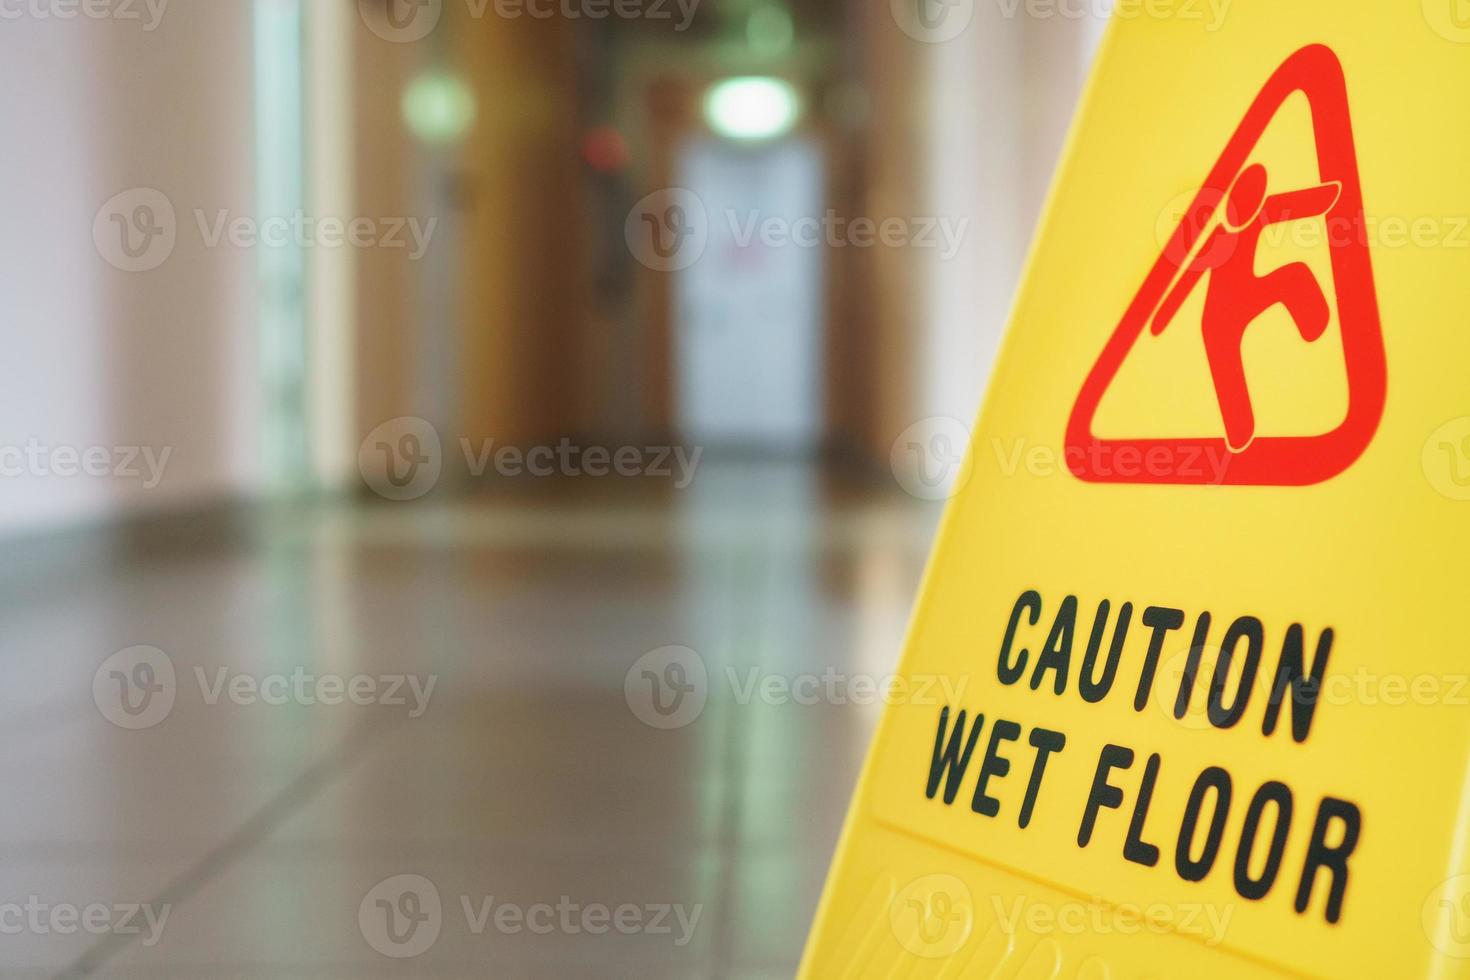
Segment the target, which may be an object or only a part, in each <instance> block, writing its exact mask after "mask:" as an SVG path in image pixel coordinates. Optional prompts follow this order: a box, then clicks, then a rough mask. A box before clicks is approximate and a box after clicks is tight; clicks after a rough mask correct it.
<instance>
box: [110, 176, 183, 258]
mask: <svg viewBox="0 0 1470 980" xmlns="http://www.w3.org/2000/svg"><path fill="white" fill-rule="evenodd" d="M178 237H179V222H178V215H177V214H176V213H175V212H174V205H173V202H172V201H170V200H169V199H168V195H167V194H165V193H163V191H160V190H155V189H154V188H151V187H134V188H132V189H131V190H126V191H122V192H121V193H118V194H114V195H113V196H112V197H110V198H108V200H107V203H105V204H103V205H102V207H100V208H98V209H97V216H96V217H95V218H94V219H93V220H92V242H93V244H94V245H96V246H97V253H98V254H99V255H101V256H102V258H103V259H105V260H106V261H107V263H108V264H109V265H111V266H113V267H114V268H117V269H121V270H122V271H123V272H150V271H152V270H153V269H157V268H158V267H159V266H161V265H163V264H164V263H165V262H167V261H168V259H169V256H171V255H173V254H174V246H175V245H176V244H178Z"/></svg>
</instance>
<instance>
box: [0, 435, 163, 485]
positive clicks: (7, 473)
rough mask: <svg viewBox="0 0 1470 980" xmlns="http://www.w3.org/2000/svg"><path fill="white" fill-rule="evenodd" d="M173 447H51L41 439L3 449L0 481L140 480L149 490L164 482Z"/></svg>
mask: <svg viewBox="0 0 1470 980" xmlns="http://www.w3.org/2000/svg"><path fill="white" fill-rule="evenodd" d="M173 451H174V450H173V447H172V446H164V447H162V448H157V447H154V446H70V445H60V446H51V445H47V444H46V443H43V442H41V441H40V440H39V439H35V438H32V439H27V440H26V442H25V445H23V446H21V445H0V478H3V477H22V476H31V477H38V478H56V479H71V478H74V477H83V476H86V477H94V478H97V479H103V478H111V479H116V480H138V481H140V483H141V484H142V486H143V489H145V490H153V489H155V488H156V487H157V486H158V485H159V484H160V483H162V482H163V476H164V471H165V470H167V469H168V461H169V457H171V456H172V455H173Z"/></svg>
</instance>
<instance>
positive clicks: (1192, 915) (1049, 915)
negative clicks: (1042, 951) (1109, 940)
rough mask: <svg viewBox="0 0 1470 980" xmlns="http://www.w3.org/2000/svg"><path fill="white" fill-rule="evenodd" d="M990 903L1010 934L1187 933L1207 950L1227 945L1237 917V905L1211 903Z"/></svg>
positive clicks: (994, 898)
mask: <svg viewBox="0 0 1470 980" xmlns="http://www.w3.org/2000/svg"><path fill="white" fill-rule="evenodd" d="M990 904H991V906H992V908H993V910H994V912H995V920H996V922H997V923H999V925H1000V930H1001V932H1003V933H1005V934H1006V935H1007V936H1023V935H1030V936H1048V935H1056V934H1061V935H1066V936H1101V935H1109V934H1117V935H1123V936H1136V935H1138V934H1140V933H1149V934H1152V935H1156V936H1170V935H1177V934H1179V933H1184V934H1186V935H1192V936H1198V937H1199V938H1201V939H1202V940H1204V944H1205V945H1206V946H1218V945H1220V944H1221V943H1222V942H1224V941H1225V933H1226V931H1227V930H1228V929H1229V928H1230V920H1231V919H1232V918H1234V917H1235V906H1234V905H1233V904H1224V905H1215V904H1211V903H1207V902H1185V903H1182V904H1178V905H1173V904H1170V903H1168V902H1154V903H1152V904H1150V905H1137V904H1134V903H1132V902H1122V903H1119V904H1111V903H1108V902H1104V901H1103V900H1102V899H1097V898H1095V899H1093V900H1092V901H1090V902H1081V901H1076V900H1068V901H1061V902H1056V903H1052V902H1045V901H1036V900H1034V899H1031V898H1029V897H1027V896H1025V895H1019V896H1017V897H1016V898H1015V899H1014V900H1012V901H1010V902H1009V903H1008V902H1006V901H1003V900H1002V899H1001V897H1000V896H999V895H992V896H991V897H990Z"/></svg>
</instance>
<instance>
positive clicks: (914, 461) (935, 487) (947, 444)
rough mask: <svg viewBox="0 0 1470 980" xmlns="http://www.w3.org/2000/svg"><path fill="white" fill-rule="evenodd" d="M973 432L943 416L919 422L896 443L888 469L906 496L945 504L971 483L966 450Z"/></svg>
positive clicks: (901, 435) (899, 437)
mask: <svg viewBox="0 0 1470 980" xmlns="http://www.w3.org/2000/svg"><path fill="white" fill-rule="evenodd" d="M969 443H970V430H969V429H968V428H966V427H965V424H964V423H963V422H960V421H959V420H958V419H952V418H948V417H947V416H943V415H935V416H931V417H930V418H927V419H920V420H919V421H917V422H915V423H914V424H913V425H911V426H909V427H908V428H907V429H904V430H903V431H902V432H900V433H899V434H898V438H897V439H895V440H893V448H892V449H891V450H890V451H889V453H888V465H889V466H890V468H892V470H893V477H894V479H896V480H897V481H898V485H899V486H901V487H903V489H904V492H905V493H907V494H908V495H909V496H911V497H917V498H919V499H920V500H946V499H948V498H950V497H952V496H954V495H955V494H957V493H959V492H960V491H961V490H963V489H964V488H965V485H966V484H967V483H969V482H970V475H971V472H972V470H973V465H972V464H971V462H970V458H969V455H968V454H967V453H966V451H965V450H966V447H967V446H968V445H969Z"/></svg>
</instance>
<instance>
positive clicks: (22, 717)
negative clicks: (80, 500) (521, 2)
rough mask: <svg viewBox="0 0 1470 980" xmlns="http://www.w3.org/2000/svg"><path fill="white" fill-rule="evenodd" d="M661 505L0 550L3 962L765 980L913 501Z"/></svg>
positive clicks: (162, 532) (285, 523)
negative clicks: (4, 563)
mask: <svg viewBox="0 0 1470 980" xmlns="http://www.w3.org/2000/svg"><path fill="white" fill-rule="evenodd" d="M613 491H616V492H613ZM658 493H659V496H658V497H657V499H650V498H649V496H648V495H647V494H646V493H644V492H643V491H634V492H629V491H628V490H626V489H625V488H622V487H609V486H606V485H598V484H592V485H590V486H588V485H581V486H574V487H565V486H554V487H553V486H546V487H540V488H534V489H532V490H531V491H530V492H517V493H516V494H515V495H514V496H504V495H497V496H494V497H486V498H480V497H471V498H467V499H466V498H453V497H449V496H446V497H443V498H436V497H430V498H426V499H424V500H420V501H416V502H413V503H409V504H393V505H389V504H381V503H380V504H362V505H346V504H337V505H332V506H323V505H314V506H312V507H303V508H298V509H292V510H287V511H284V512H276V513H271V514H268V515H263V516H257V517H253V518H251V519H249V520H242V521H239V522H236V523H233V524H224V525H221V524H219V523H218V522H214V523H210V524H208V525H206V524H205V523H202V522H201V523H196V524H193V525H191V526H190V527H188V528H186V529H185V530H184V531H183V532H181V531H180V530H179V529H178V528H177V526H173V527H166V526H163V525H160V526H158V527H155V528H151V529H143V530H139V531H136V532H134V533H132V534H129V535H125V536H122V537H121V538H118V537H117V536H111V537H109V538H108V539H107V540H103V538H104V536H103V535H101V534H99V533H93V534H81V535H71V536H68V537H65V538H54V539H47V540H46V541H39V542H32V543H29V544H27V545H24V546H18V549H17V552H16V555H14V556H13V557H16V556H18V560H17V561H16V562H15V564H13V565H12V568H11V570H10V572H8V573H5V575H4V578H3V580H0V619H3V623H4V629H3V630H0V654H3V658H4V663H6V664H7V665H8V666H9V670H8V677H9V680H10V683H9V684H8V685H5V686H4V687H3V688H0V709H3V714H0V732H3V735H4V737H3V738H0V765H3V767H4V771H5V776H6V779H5V787H6V790H7V792H6V793H5V795H4V797H3V799H0V853H3V860H0V973H3V974H4V975H5V976H58V975H88V974H93V975H101V976H115V977H129V978H132V977H137V978H142V977H150V978H152V977H180V978H184V977H188V978H195V977H239V978H245V977H251V978H266V977H344V978H346V977H376V976H384V977H387V976H392V977H414V976H424V977H460V976H476V977H481V976H489V977H556V978H565V977H768V976H769V977H787V976H790V975H791V974H792V972H793V971H794V969H795V965H796V962H797V959H798V957H799V955H800V950H801V944H802V941H803V938H804V936H805V932H806V929H807V926H808V924H809V922H810V919H811V915H812V912H813V909H814V906H815V903H816V900H817V896H818V893H819V890H820V886H821V881H822V877H823V875H824V872H825V869H826V865H827V862H828V859H829V857H830V855H831V850H832V847H833V845H834V843H835V841H836V837H837V833H838V830H839V825H840V822H841V818H842V814H843V809H844V807H845V804H846V800H847V796H848V794H849V792H850V791H851V788H852V785H853V782H854V780H855V778H856V775H857V770H858V767H859V765H860V762H861V758H862V753H863V751H864V748H865V746H866V743H867V739H868V737H869V735H870V733H871V730H872V726H873V724H874V722H875V720H876V718H877V713H878V710H879V709H878V708H877V707H875V706H872V705H870V704H860V703H855V702H856V701H859V700H867V698H865V697H863V696H862V694H861V691H862V688H861V686H859V688H858V692H859V693H858V695H857V697H856V698H854V697H853V696H852V694H853V688H852V687H851V684H852V682H853V681H854V679H855V678H862V677H875V678H881V677H882V676H884V675H885V674H886V673H887V672H888V671H890V670H891V669H892V664H893V662H894V659H895V657H896V655H897V652H898V648H899V643H900V639H901V634H902V631H903V628H904V625H905V621H906V617H907V615H908V610H909V606H910V603H911V601H912V597H913V593H914V591H915V588H916V586H917V582H918V577H919V575H920V572H921V570H922V565H923V560H924V557H925V554H926V551H927V548H928V544H929V541H930V538H931V535H932V532H933V527H934V524H935V521H936V520H937V517H938V509H937V505H933V504H918V503H916V502H914V501H912V500H909V499H908V498H907V497H904V496H902V495H901V494H898V493H897V491H894V490H873V489H867V490H855V489H852V488H846V489H844V488H842V487H840V486H836V485H833V484H832V482H831V481H828V480H823V479H820V478H818V477H817V476H816V475H814V474H813V473H812V472H810V471H808V470H806V469H802V468H798V467H794V466H789V465H787V466H771V465H759V466H758V465H753V464H746V465H740V466H736V465H727V466H725V467H716V466H714V465H713V464H709V465H707V466H706V467H705V468H703V469H702V470H701V471H700V473H699V477H698V479H696V480H695V482H694V484H693V485H692V486H691V487H690V488H689V489H687V490H684V491H679V492H673V491H669V490H667V488H664V489H662V490H660V491H658ZM667 646H681V647H686V648H688V650H689V651H692V653H691V652H685V651H672V652H668V651H666V652H664V653H660V654H657V655H655V656H654V657H653V658H651V659H646V660H643V661H642V662H641V664H640V665H639V668H638V669H632V668H634V666H635V662H639V661H640V658H642V657H644V655H645V654H647V653H649V652H650V651H654V650H658V649H659V648H663V647H667ZM135 647H142V648H143V649H134V648H135ZM149 648H156V649H149ZM119 651H126V652H125V653H122V654H120V655H119V656H117V657H115V658H113V659H111V660H108V658H109V657H110V656H111V655H113V654H115V653H118V652H119ZM104 660H108V663H107V664H105V665H103V661H104ZM99 665H102V666H101V667H100V668H99ZM701 668H702V671H703V674H704V678H703V679H701V677H700V676H699V675H700V673H701ZM430 685H432V686H430ZM654 699H656V701H657V703H655V700H654ZM701 700H703V702H704V704H703V708H702V710H701V709H700V708H699V703H700V701H701ZM333 702H338V703H333ZM357 702H363V703H357ZM640 719H645V720H640Z"/></svg>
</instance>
